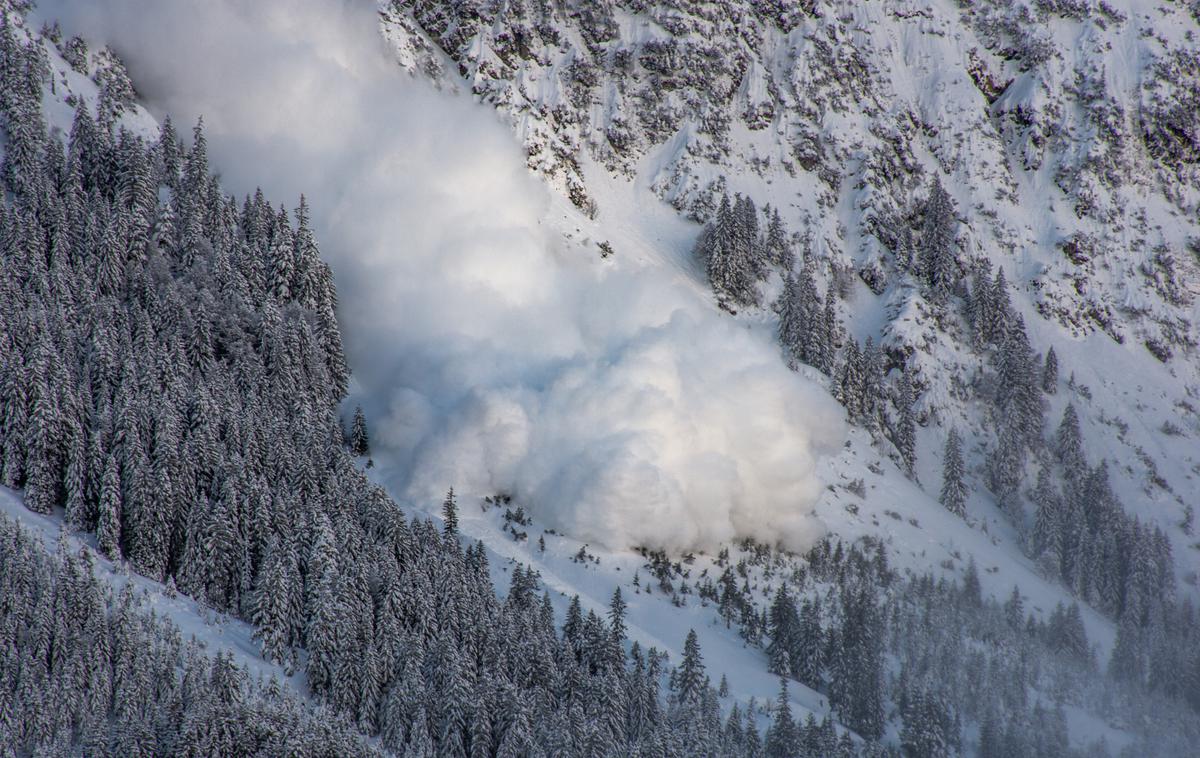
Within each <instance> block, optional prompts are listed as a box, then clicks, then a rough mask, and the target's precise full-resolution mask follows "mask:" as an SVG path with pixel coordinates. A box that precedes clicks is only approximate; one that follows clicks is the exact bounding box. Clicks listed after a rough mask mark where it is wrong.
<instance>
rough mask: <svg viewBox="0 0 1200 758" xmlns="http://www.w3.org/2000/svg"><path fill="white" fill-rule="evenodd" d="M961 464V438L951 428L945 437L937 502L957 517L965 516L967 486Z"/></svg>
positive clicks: (956, 431) (955, 430)
mask: <svg viewBox="0 0 1200 758" xmlns="http://www.w3.org/2000/svg"><path fill="white" fill-rule="evenodd" d="M965 474H966V471H965V467H964V465H963V455H962V440H961V439H960V438H959V436H958V430H957V429H954V428H951V429H950V434H949V435H948V436H947V437H946V452H945V455H944V457H943V460H942V492H941V495H940V497H939V498H938V499H939V502H941V504H942V505H943V506H945V508H946V510H948V511H950V512H951V513H953V514H954V515H955V516H958V517H959V518H963V517H964V516H966V513H967V511H966V503H967V486H966V482H965V481H964V476H965Z"/></svg>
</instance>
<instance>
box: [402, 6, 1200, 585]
mask: <svg viewBox="0 0 1200 758" xmlns="http://www.w3.org/2000/svg"><path fill="white" fill-rule="evenodd" d="M784 8H787V9H786V10H785V9H784ZM382 17H383V22H382V23H383V28H384V34H385V36H386V37H388V39H389V40H390V41H391V42H392V44H393V45H394V46H395V47H396V49H397V51H398V60H399V61H400V63H401V64H402V65H404V66H406V67H408V68H409V69H410V70H413V71H415V72H421V73H422V74H425V75H429V76H431V77H434V78H435V79H436V80H438V81H440V82H442V83H444V84H445V85H446V86H449V87H451V88H458V89H468V90H469V91H470V92H472V93H474V94H475V95H477V96H479V97H480V98H482V99H483V100H485V101H487V102H490V103H492V104H493V105H495V106H496V107H497V108H498V109H499V110H500V111H501V112H503V113H504V114H506V116H507V117H508V119H509V120H510V121H511V123H512V125H513V127H514V129H515V130H516V132H517V135H518V137H519V138H520V139H521V140H522V142H523V143H524V144H525V146H526V150H527V153H528V154H529V165H530V167H531V168H533V169H535V170H537V171H539V172H542V173H544V174H545V175H546V176H547V177H548V178H549V179H550V181H551V182H552V183H553V184H556V185H557V186H559V187H560V188H562V189H563V190H564V192H565V194H566V195H567V196H568V197H569V198H571V199H572V201H573V202H574V203H575V204H576V205H578V206H580V207H581V208H583V209H584V211H585V212H588V213H597V212H598V213H599V215H600V219H601V222H602V224H603V226H604V229H603V230H600V229H598V230H596V231H595V232H594V234H595V236H596V237H598V238H602V237H604V236H605V231H607V229H608V228H611V229H613V230H614V233H616V230H621V229H628V228H635V229H636V228H648V227H649V226H650V223H647V222H646V221H645V220H644V219H651V218H654V216H652V215H651V216H646V215H644V214H642V212H641V208H643V207H645V201H644V200H634V201H632V202H629V201H628V200H626V199H624V198H627V197H630V193H632V197H635V198H636V197H639V196H640V197H644V196H645V194H644V193H646V192H647V191H649V192H653V193H654V194H656V195H658V196H659V197H661V198H663V199H664V200H666V201H668V202H669V203H670V204H671V205H673V206H674V207H675V208H677V209H679V210H680V211H681V212H683V213H684V214H686V215H688V216H691V217H692V218H698V219H701V220H708V219H711V218H712V216H713V214H714V212H715V209H716V206H717V199H718V198H719V194H720V193H721V192H724V191H726V190H728V191H731V192H732V191H738V192H742V193H745V194H747V195H748V196H749V197H751V198H752V199H753V200H755V201H757V203H758V204H759V205H763V204H770V205H771V206H773V207H775V208H777V209H780V210H781V211H782V216H783V219H784V221H785V223H786V225H787V226H788V227H789V228H790V229H791V230H792V232H793V240H794V242H795V244H796V245H797V247H798V248H799V252H801V253H802V254H803V257H804V259H805V260H807V261H809V262H810V265H813V266H815V267H816V269H817V270H818V273H819V276H818V278H819V279H824V280H826V281H827V282H828V283H827V284H826V287H836V289H837V290H838V293H839V295H840V297H839V302H838V306H837V307H838V312H839V315H840V316H841V319H842V321H843V323H844V324H845V328H846V330H847V332H848V334H849V336H852V337H854V338H855V339H857V340H858V341H860V342H862V341H864V340H865V339H866V338H867V337H872V338H873V339H874V340H875V341H876V342H877V343H879V344H880V345H881V346H882V347H883V348H884V350H885V354H884V356H883V357H884V362H885V365H884V366H883V371H884V373H885V374H886V373H887V372H888V371H889V370H895V369H901V368H902V369H904V373H906V374H908V375H909V376H910V378H911V381H912V382H913V384H914V385H915V388H916V390H917V401H916V402H917V406H916V407H917V417H918V419H919V420H920V422H921V425H922V426H924V427H926V429H924V430H922V431H921V432H920V433H919V434H918V437H919V439H920V444H919V445H918V451H919V455H918V456H917V459H918V461H919V463H918V467H917V472H916V473H917V474H918V480H919V481H921V482H923V483H925V486H926V488H927V489H929V490H931V491H936V486H937V484H938V482H939V479H940V474H941V471H940V468H941V467H940V464H939V463H938V462H937V458H938V456H937V453H940V450H941V447H942V441H943V439H944V437H943V435H944V434H945V431H946V430H948V429H949V427H951V426H957V427H959V429H960V431H963V432H965V433H966V435H967V448H968V451H969V455H968V459H969V461H968V462H969V464H970V466H969V468H971V469H973V470H974V471H976V472H977V473H978V474H979V476H978V478H977V480H976V486H975V487H973V489H976V490H982V489H984V487H982V486H981V485H985V484H987V485H991V484H993V482H992V481H991V480H992V478H993V477H991V475H990V470H989V467H988V466H985V463H986V462H988V461H987V460H986V459H988V458H990V457H991V456H990V452H991V451H995V450H996V448H997V444H998V439H997V436H996V435H994V434H993V432H992V430H994V429H996V419H995V414H994V412H993V411H992V410H991V408H990V407H989V403H987V402H981V400H983V399H986V398H988V397H989V396H990V395H991V393H992V392H993V389H992V387H993V386H994V385H993V382H994V381H995V380H994V378H993V377H994V374H992V373H991V368H992V366H993V365H994V364H993V363H992V362H991V360H990V351H988V350H986V349H984V350H980V349H979V348H978V347H977V346H976V345H974V344H972V331H973V330H974V326H973V323H972V320H971V313H972V311H971V307H972V306H971V303H970V300H971V296H972V295H978V294H979V293H978V288H977V287H975V286H974V285H973V286H972V287H971V288H970V289H968V288H967V287H966V283H965V281H964V282H962V283H960V284H957V285H956V286H955V288H954V296H953V297H952V298H951V302H950V304H949V306H947V305H946V304H945V303H941V302H936V301H933V302H931V300H936V298H931V297H930V292H929V291H928V290H927V289H925V288H924V287H923V286H922V282H921V278H922V277H921V275H920V274H919V272H917V271H915V267H914V266H912V265H911V263H910V261H911V260H912V259H913V257H914V254H915V253H916V252H917V251H916V249H915V246H916V245H919V244H920V239H919V238H920V236H921V226H922V223H923V217H924V215H925V196H926V195H927V194H928V192H927V188H928V186H929V184H930V180H929V179H928V177H929V176H931V175H934V174H936V175H937V176H939V177H940V179H941V181H942V183H943V184H944V186H945V187H946V188H947V190H948V192H949V194H950V197H951V201H952V203H953V205H954V208H955V214H956V216H957V219H958V223H957V224H956V227H957V240H956V244H955V248H954V258H955V263H954V268H955V271H956V272H957V273H956V278H960V279H964V280H965V279H966V278H968V277H969V276H971V275H972V272H977V271H979V270H980V269H981V267H983V266H987V267H988V268H987V270H988V271H991V270H1002V271H1003V272H1004V274H1005V276H1006V277H1007V280H1008V282H1009V283H1010V286H1011V307H1012V308H1013V309H1014V311H1015V313H1016V314H1017V315H1019V316H1020V317H1021V318H1022V320H1023V321H1024V324H1025V328H1026V329H1027V330H1028V334H1029V341H1030V343H1031V345H1032V346H1033V348H1034V349H1035V350H1036V351H1040V352H1042V353H1044V352H1046V351H1048V350H1050V349H1051V348H1053V349H1054V351H1055V353H1056V356H1057V358H1058V364H1059V373H1060V374H1061V377H1062V379H1069V380H1068V381H1067V382H1066V384H1067V385H1068V386H1067V387H1066V389H1065V391H1063V392H1058V390H1059V389H1060V386H1053V387H1052V388H1051V389H1053V390H1054V391H1055V392H1054V394H1051V395H1048V396H1047V399H1046V400H1047V406H1046V411H1045V417H1046V419H1047V422H1046V428H1048V429H1052V428H1053V427H1054V426H1055V425H1057V423H1058V419H1059V418H1060V417H1061V415H1062V413H1063V408H1064V406H1065V405H1066V403H1067V402H1070V403H1073V404H1075V406H1076V410H1077V411H1078V412H1079V413H1080V416H1081V423H1082V425H1083V433H1084V438H1085V440H1086V443H1087V448H1088V454H1089V456H1090V457H1091V458H1092V460H1093V461H1098V460H1102V459H1103V460H1108V461H1109V462H1110V466H1109V476H1110V478H1111V483H1112V487H1113V490H1114V492H1115V494H1116V496H1117V498H1118V499H1119V500H1120V501H1121V502H1123V503H1125V504H1126V506H1127V507H1130V508H1132V511H1133V512H1134V513H1136V514H1137V516H1138V517H1139V519H1140V520H1141V521H1143V522H1145V523H1148V524H1150V525H1152V526H1153V527H1155V528H1158V529H1161V530H1163V531H1164V532H1165V533H1168V534H1171V535H1172V537H1173V540H1172V541H1173V542H1174V543H1175V549H1174V551H1173V554H1174V559H1175V563H1176V566H1175V568H1176V572H1177V574H1178V576H1179V577H1180V578H1181V579H1183V580H1185V582H1186V586H1187V591H1188V592H1189V593H1192V592H1194V590H1193V589H1192V585H1193V584H1194V578H1195V571H1196V568H1197V562H1196V553H1195V552H1194V549H1193V548H1192V546H1191V544H1190V543H1191V540H1190V533H1189V530H1190V527H1189V528H1188V529H1184V528H1181V525H1183V524H1190V519H1189V517H1188V515H1187V514H1188V513H1190V512H1191V510H1192V509H1194V505H1195V504H1194V503H1193V502H1191V501H1190V499H1189V498H1188V493H1190V492H1191V491H1192V490H1194V484H1193V482H1194V481H1195V476H1196V471H1195V466H1196V460H1195V449H1196V446H1195V445H1194V444H1189V443H1190V442H1191V441H1192V440H1194V439H1195V435H1196V433H1197V429H1198V427H1197V422H1198V419H1197V417H1196V413H1195V410H1194V400H1193V397H1194V395H1195V394H1196V392H1197V387H1198V383H1197V379H1198V377H1197V373H1196V366H1197V363H1196V360H1195V350H1194V348H1195V344H1196V333H1195V322H1196V315H1197V310H1196V304H1195V299H1194V294H1195V291H1196V289H1197V288H1200V272H1198V271H1197V263H1196V254H1195V252H1194V248H1195V240H1197V239H1200V230H1198V229H1197V226H1196V221H1195V218H1196V208H1197V202H1198V198H1200V189H1198V187H1200V184H1198V177H1197V170H1198V169H1197V165H1198V164H1197V157H1196V144H1197V142H1196V135H1195V133H1194V124H1192V123H1191V121H1189V119H1188V118H1187V117H1186V116H1185V115H1184V114H1187V113H1189V112H1191V110H1194V109H1193V108H1192V107H1191V105H1190V104H1191V103H1193V102H1194V99H1195V97H1196V93H1197V81H1196V79H1195V76H1194V70H1195V65H1194V60H1193V58H1194V45H1193V44H1192V40H1193V39H1194V35H1195V33H1196V32H1197V30H1198V27H1197V21H1196V19H1195V18H1194V17H1193V16H1192V15H1191V10H1190V9H1189V7H1187V6H1186V5H1184V4H1175V3H1169V4H1137V3H1131V4H1112V5H1110V4H1108V3H1098V4H1097V3H1033V4H1026V3H1023V2H994V3H993V2H989V3H977V4H970V5H969V6H961V7H959V6H952V5H950V4H948V3H939V2H932V3H910V2H897V3H873V4H870V5H867V6H863V5H861V4H848V5H846V6H844V7H838V6H836V4H828V3H811V4H800V5H797V6H793V7H787V6H777V5H774V4H759V3H752V4H751V3H747V4H740V3H720V4H707V3H628V4H626V3H600V4H591V3H589V4H584V5H578V6H575V5H571V4H564V5H559V4H546V3H504V4H493V3H460V4H454V5H450V6H445V5H442V4H430V3H420V2H416V3H406V2H396V3H391V4H385V5H384V7H383V11H382ZM1189 61H1190V62H1189ZM625 188H627V189H625ZM651 223H652V222H651ZM685 237H686V235H685V236H684V237H680V236H675V237H674V238H673V239H670V240H663V241H662V242H659V241H658V240H653V236H652V233H649V234H646V235H644V236H643V239H644V240H645V241H646V242H647V243H648V244H644V245H642V246H640V247H639V246H633V247H635V249H637V250H638V253H637V254H638V255H641V256H657V257H660V258H663V259H665V260H666V262H667V263H668V265H671V266H673V267H682V269H683V270H684V271H687V272H689V273H691V274H692V275H693V276H694V277H695V278H697V279H702V278H703V277H702V275H701V274H700V273H699V272H698V271H697V269H696V268H695V267H694V265H690V264H689V261H688V252H689V251H688V249H687V242H686V239H685ZM646 251H648V252H646ZM976 300H979V298H978V297H977V298H976ZM743 318H744V320H745V321H747V322H748V324H754V323H758V322H759V321H760V320H761V321H765V322H766V326H768V327H770V326H773V321H774V319H773V315H772V314H770V313H763V314H762V316H761V318H760V316H759V314H758V313H757V312H750V313H748V314H745V315H744V316H743ZM765 330H766V329H765V328H764V329H763V331H765ZM835 373H836V371H835ZM893 376H896V374H895V373H893ZM1134 377H1136V380H1134ZM834 379H835V381H836V380H837V377H836V376H835V377H834ZM1060 382H1061V380H1060ZM934 430H940V432H937V431H934ZM1180 443H1183V444H1180ZM970 451H973V452H970ZM863 455H865V454H863ZM847 476H848V480H851V481H852V480H854V479H856V478H857V477H858V475H857V474H854V475H847ZM1035 478H1036V477H1035V476H1034V470H1033V469H1032V468H1029V469H1027V470H1026V472H1025V475H1024V478H1023V486H1025V487H1028V488H1029V489H1032V488H1033V484H1034V480H1035ZM992 489H993V490H995V487H994V486H993V487H992ZM995 494H996V495H998V496H999V495H1002V494H1003V493H999V492H996V493H995ZM987 499H988V498H986V496H985V497H979V498H974V499H973V500H972V502H971V505H970V508H969V512H970V514H971V516H972V518H973V519H975V520H976V521H978V522H981V523H982V522H988V523H989V526H990V527H991V529H992V530H993V532H996V531H998V532H999V533H1000V534H999V535H998V536H1000V537H1001V538H1002V539H1005V541H1006V542H1007V543H1008V544H1009V546H1010V549H1012V548H1015V547H1016V543H1017V537H1016V535H1015V534H1013V533H1012V532H1011V531H1009V529H1008V527H1006V526H1004V525H1003V521H1004V520H1003V519H997V516H996V513H995V511H992V510H991V509H989V508H988V507H987V506H986V504H985V503H986V500H987ZM889 507H890V506H889ZM1032 515H1033V514H1032V506H1031V505H1030V507H1029V510H1028V512H1027V513H1026V517H1025V518H1018V519H1017V527H1018V530H1019V531H1025V530H1027V529H1029V528H1030V527H1031V525H1030V524H1029V523H1026V518H1027V519H1028V521H1029V522H1031V521H1032ZM1006 533H1007V536H1006ZM1026 536H1028V535H1026ZM1012 552H1016V550H1012Z"/></svg>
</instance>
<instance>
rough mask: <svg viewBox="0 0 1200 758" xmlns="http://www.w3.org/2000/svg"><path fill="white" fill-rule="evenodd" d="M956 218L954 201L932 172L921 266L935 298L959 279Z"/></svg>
mask: <svg viewBox="0 0 1200 758" xmlns="http://www.w3.org/2000/svg"><path fill="white" fill-rule="evenodd" d="M957 246H958V218H957V216H956V215H955V211H954V203H953V201H952V200H951V199H950V196H949V195H948V194H947V193H946V190H945V189H944V188H943V187H942V181H941V178H940V177H939V176H938V175H936V174H935V175H934V177H933V184H932V186H931V187H930V190H929V199H928V200H927V201H926V204H925V222H924V225H923V226H922V228H921V248H920V254H921V266H922V270H923V273H924V275H925V280H926V281H927V282H928V283H929V288H930V291H931V292H932V294H933V299H934V300H939V301H940V300H944V299H945V298H946V297H947V296H949V295H950V294H951V293H952V291H953V288H954V283H955V282H956V281H957V279H958V259H957V251H956V248H957Z"/></svg>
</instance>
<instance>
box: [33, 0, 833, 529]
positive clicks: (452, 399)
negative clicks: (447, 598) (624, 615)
mask: <svg viewBox="0 0 1200 758" xmlns="http://www.w3.org/2000/svg"><path fill="white" fill-rule="evenodd" d="M41 12H42V14H43V15H44V16H46V17H53V18H58V19H60V20H61V21H62V23H63V26H64V29H65V30H66V31H67V32H68V33H83V34H84V36H85V37H87V38H89V39H90V40H91V41H93V42H105V43H108V44H111V45H112V46H113V47H114V48H115V49H116V50H117V51H118V52H119V53H120V54H121V55H122V57H123V58H124V59H125V61H126V63H127V64H128V65H129V68H130V71H131V73H132V75H133V78H134V81H135V83H136V85H137V86H138V88H139V90H140V92H141V94H142V95H143V97H144V98H145V99H146V101H147V102H148V103H149V104H150V105H151V107H152V108H153V109H154V110H155V111H156V112H157V113H158V114H160V115H161V114H163V113H171V114H173V117H174V119H175V122H176V125H177V128H179V129H180V131H181V132H186V131H187V129H186V127H187V126H190V124H191V123H193V122H194V119H195V118H196V117H197V116H199V115H203V116H204V120H205V126H206V134H207V136H208V139H209V150H210V155H211V157H212V164H213V167H214V169H216V170H219V171H220V172H221V173H222V178H223V181H224V183H225V185H226V187H227V188H228V189H229V190H231V191H237V192H239V193H241V192H247V191H253V188H254V187H255V186H258V185H261V186H262V187H263V189H264V191H265V192H267V194H268V197H270V198H272V199H273V200H274V201H275V202H280V201H286V202H287V204H288V205H289V207H293V206H294V205H295V203H296V199H297V198H298V196H299V194H300V193H301V192H304V193H306V194H307V195H308V197H309V199H310V205H311V207H312V214H313V221H314V224H315V226H316V228H317V231H318V236H319V240H320V242H321V245H322V250H323V253H324V255H325V257H326V258H327V259H328V260H329V261H330V262H331V265H333V267H334V271H335V273H336V276H337V281H338V287H339V292H340V298H341V310H340V314H339V315H340V318H341V321H342V324H343V328H344V330H345V332H346V342H347V352H348V354H349V358H350V363H351V365H352V367H353V369H354V371H355V378H356V385H357V386H356V390H355V392H356V395H358V396H359V399H360V400H361V401H362V403H363V405H364V407H365V408H366V410H367V412H368V419H369V421H370V422H371V424H372V432H373V443H374V445H375V448H376V459H377V461H379V462H380V465H381V467H382V469H383V471H384V474H385V475H386V476H387V477H388V478H389V480H390V481H391V483H392V484H393V485H394V491H396V492H397V494H399V495H401V496H403V497H408V498H411V499H412V500H413V501H415V502H419V503H424V504H428V503H436V502H437V498H438V496H439V495H440V494H441V493H442V492H444V490H445V489H446V487H447V486H449V485H451V484H453V485H454V486H455V487H456V488H457V489H459V490H460V491H462V492H464V493H474V494H479V495H482V494H489V493H494V492H508V493H510V494H513V495H514V496H515V497H517V498H518V499H519V501H520V502H522V503H524V504H526V505H527V507H530V508H531V509H532V510H533V511H534V512H536V513H537V514H538V516H539V518H541V519H542V520H544V521H545V522H546V523H547V524H548V525H550V526H553V527H555V528H557V529H559V530H561V531H563V532H566V533H568V534H571V535H573V536H575V537H578V538H580V539H583V540H589V541H592V542H597V543H601V544H604V545H607V546H610V547H614V548H621V547H627V546H633V545H650V546H658V547H664V548H667V549H672V550H681V549H690V548H696V547H711V546H713V545H716V544H718V543H720V542H722V541H726V540H729V539H731V538H733V537H735V536H753V537H756V538H759V539H763V540H768V541H776V540H780V541H782V542H784V543H785V544H788V545H790V546H793V547H803V546H804V545H805V544H807V543H809V542H810V541H811V540H812V539H813V538H814V537H815V536H817V535H818V534H819V533H820V531H821V525H820V524H819V523H818V522H817V521H816V520H815V518H814V517H812V516H811V515H810V508H811V506H812V504H813V503H814V501H815V499H816V497H817V494H818V492H819V490H820V483H819V481H818V479H817V477H816V475H815V457H816V456H817V455H818V454H820V453H822V452H823V451H826V450H829V449H831V448H833V447H835V446H836V445H837V444H839V443H840V441H841V439H842V435H843V429H844V422H843V420H842V415H841V412H840V410H839V409H837V408H836V406H834V405H833V404H832V403H831V402H830V401H829V399H828V397H827V396H826V395H825V394H824V393H823V392H822V391H821V390H820V389H818V388H816V387H815V386H813V385H811V384H809V383H807V382H806V381H805V380H803V379H801V378H800V377H798V376H797V375H795V374H793V373H792V372H790V371H788V370H787V369H786V368H785V367H784V366H783V364H782V362H781V361H780V360H779V357H778V355H777V354H776V351H775V348H774V347H773V346H772V345H769V344H767V342H766V341H765V340H763V339H762V338H761V337H757V336H754V335H752V334H751V333H750V332H748V331H747V330H746V329H745V327H744V326H740V325H738V324H737V323H736V322H735V321H734V320H732V319H730V318H727V317H722V316H721V315H719V314H718V313H717V312H715V311H714V310H713V309H712V308H711V307H710V306H709V305H708V304H707V303H705V302H703V301H702V300H701V299H700V298H698V297H697V296H696V294H695V292H694V290H692V289H690V288H688V287H686V286H685V285H682V284H680V283H678V282H676V281H674V279H673V274H669V273H668V272H666V271H663V270H660V269H658V268H656V267H654V266H650V265H642V266H638V265H637V264H632V263H622V264H620V265H615V266H614V265H607V264H605V265H601V264H599V263H598V261H597V258H596V256H595V254H594V252H590V253H586V254H585V253H584V252H583V251H581V249H580V248H578V247H577V246H573V245H572V244H570V243H567V242H565V241H564V240H562V239H561V236H559V235H554V234H551V233H549V232H548V231H546V230H545V228H544V227H543V226H542V224H541V219H542V218H544V217H545V215H546V214H547V211H548V203H549V195H548V190H546V189H545V188H544V187H543V186H542V185H541V184H540V183H539V182H538V181H537V180H536V179H534V178H532V177H531V176H530V175H529V174H528V172H527V170H526V168H525V165H524V157H523V155H522V154H521V152H520V150H519V147H518V145H517V142H516V140H515V139H514V138H513V137H512V136H511V134H510V133H509V131H508V130H507V129H506V128H505V127H504V126H503V125H502V124H501V123H500V122H499V121H498V119H497V118H496V116H495V114H494V113H493V112H492V111H491V110H489V109H488V108H486V107H484V106H480V105H477V104H475V103H472V102H470V101H469V100H468V99H467V98H464V97H458V96H452V95H447V94H443V93H437V92H434V91H432V89H431V88H429V87H427V86H425V85H424V84H422V83H421V82H417V81H413V80H412V79H410V78H409V77H408V76H407V75H406V74H404V73H403V72H402V71H401V70H399V68H398V67H397V66H395V65H394V63H393V61H392V58H391V56H390V53H389V52H388V51H387V50H386V47H385V43H384V42H383V40H382V38H381V37H380V35H379V34H378V33H377V18H376V16H375V8H374V6H373V4H372V3H370V2H365V3H347V2H337V1H336V0H320V1H318V0H295V1H288V2H284V1H283V0H279V1H278V2H264V1H261V0H212V1H209V2H182V1H174V0H140V1H138V0H105V1H104V2H97V0H55V1H54V2H50V1H49V0H43V3H42V11H41Z"/></svg>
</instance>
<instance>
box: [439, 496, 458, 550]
mask: <svg viewBox="0 0 1200 758" xmlns="http://www.w3.org/2000/svg"><path fill="white" fill-rule="evenodd" d="M442 534H443V535H444V537H445V538H446V539H447V540H449V541H452V542H457V540H458V503H457V501H455V499H454V488H453V487H451V488H450V489H449V491H447V492H446V499H445V500H443V501H442Z"/></svg>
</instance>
